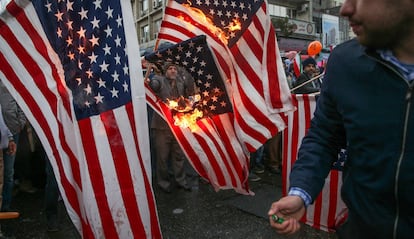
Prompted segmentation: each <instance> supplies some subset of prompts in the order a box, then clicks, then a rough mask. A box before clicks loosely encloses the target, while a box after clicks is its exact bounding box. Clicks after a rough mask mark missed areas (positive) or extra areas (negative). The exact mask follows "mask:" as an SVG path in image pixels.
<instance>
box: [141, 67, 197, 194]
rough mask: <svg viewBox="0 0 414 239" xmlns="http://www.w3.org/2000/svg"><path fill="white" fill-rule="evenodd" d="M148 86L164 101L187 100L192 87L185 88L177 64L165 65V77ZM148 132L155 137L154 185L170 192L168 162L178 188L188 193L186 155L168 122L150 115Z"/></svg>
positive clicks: (155, 77)
mask: <svg viewBox="0 0 414 239" xmlns="http://www.w3.org/2000/svg"><path fill="white" fill-rule="evenodd" d="M148 84H149V86H150V87H151V89H152V90H153V91H154V92H155V93H156V94H157V96H158V97H159V98H160V99H161V100H162V101H164V102H166V101H167V99H168V100H176V99H178V98H180V97H184V98H188V96H189V95H191V94H189V92H191V91H190V90H191V89H194V86H189V85H188V81H184V80H183V79H182V78H181V77H179V74H178V67H177V65H175V64H173V63H171V62H168V63H166V64H165V65H164V75H155V76H154V77H153V78H152V79H151V80H150V82H149V83H148ZM151 131H152V134H153V137H154V138H153V140H154V141H153V149H152V150H153V151H154V152H155V158H156V180H157V185H158V186H159V187H160V189H161V190H163V191H164V192H167V193H171V191H172V182H171V180H170V177H169V173H168V165H169V164H168V162H169V161H170V160H171V164H170V165H171V167H172V171H173V174H174V179H175V182H176V184H177V186H178V188H183V189H184V190H186V191H191V187H190V185H189V184H188V183H187V180H186V174H185V170H184V163H185V160H186V158H185V155H184V153H183V151H182V149H181V148H180V145H179V144H178V141H177V139H176V138H175V136H174V134H173V133H172V131H171V129H170V127H169V126H168V124H167V122H166V121H165V120H164V119H163V118H162V117H161V116H160V115H159V114H154V115H153V116H152V119H151Z"/></svg>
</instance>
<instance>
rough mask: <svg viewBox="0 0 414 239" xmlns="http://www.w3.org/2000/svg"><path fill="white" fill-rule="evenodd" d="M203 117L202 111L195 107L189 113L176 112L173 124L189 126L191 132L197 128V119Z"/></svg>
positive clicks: (182, 126) (183, 126)
mask: <svg viewBox="0 0 414 239" xmlns="http://www.w3.org/2000/svg"><path fill="white" fill-rule="evenodd" d="M202 117H203V112H202V111H200V110H198V109H195V110H193V111H192V112H191V113H183V112H178V113H176V114H175V115H174V125H176V126H179V127H181V128H189V129H190V130H191V132H195V131H196V130H197V129H198V125H197V120H198V119H200V118H202Z"/></svg>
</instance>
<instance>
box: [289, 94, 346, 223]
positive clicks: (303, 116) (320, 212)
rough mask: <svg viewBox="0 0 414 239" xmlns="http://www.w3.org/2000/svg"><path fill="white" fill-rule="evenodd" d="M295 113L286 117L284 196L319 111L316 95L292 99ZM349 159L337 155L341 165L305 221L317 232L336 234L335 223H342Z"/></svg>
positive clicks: (308, 212)
mask: <svg viewBox="0 0 414 239" xmlns="http://www.w3.org/2000/svg"><path fill="white" fill-rule="evenodd" d="M292 102H293V105H294V106H295V107H296V108H297V110H296V111H295V112H289V113H288V114H287V124H288V128H287V129H285V130H284V132H283V162H282V166H283V170H282V182H283V188H282V193H283V195H287V193H288V190H289V172H290V171H291V169H292V166H293V164H294V162H295V161H296V158H297V153H298V149H299V147H300V143H301V142H302V138H303V137H304V136H305V134H306V132H307V130H308V129H309V127H310V122H311V119H312V117H313V112H314V110H315V107H316V96H315V95H312V94H311V95H305V94H304V95H299V94H298V95H295V94H293V95H292ZM345 159H346V153H344V151H342V152H341V153H340V154H339V155H338V161H337V162H336V163H335V164H334V165H332V170H331V172H330V173H329V175H328V177H327V178H326V181H325V186H324V188H323V190H322V192H321V193H320V194H319V196H318V198H316V199H315V200H314V203H313V204H312V205H310V206H309V207H308V208H307V210H306V214H305V216H304V217H303V218H302V221H303V222H304V223H306V224H308V225H310V226H312V227H314V228H317V229H320V230H324V231H333V230H334V228H335V225H336V222H338V221H339V220H343V218H340V217H343V216H344V215H345V214H344V212H346V206H345V204H344V202H343V201H342V199H341V196H340V190H341V186H342V172H341V170H342V167H343V163H344V161H345Z"/></svg>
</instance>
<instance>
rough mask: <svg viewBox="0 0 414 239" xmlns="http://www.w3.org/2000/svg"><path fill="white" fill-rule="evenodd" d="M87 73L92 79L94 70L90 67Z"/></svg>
mask: <svg viewBox="0 0 414 239" xmlns="http://www.w3.org/2000/svg"><path fill="white" fill-rule="evenodd" d="M85 73H86V75H88V79H91V78H92V77H93V71H91V69H88V70H87V71H86V72H85Z"/></svg>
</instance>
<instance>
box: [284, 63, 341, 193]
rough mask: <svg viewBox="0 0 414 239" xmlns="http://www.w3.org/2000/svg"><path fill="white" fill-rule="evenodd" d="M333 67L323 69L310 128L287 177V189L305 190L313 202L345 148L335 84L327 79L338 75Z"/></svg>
mask: <svg viewBox="0 0 414 239" xmlns="http://www.w3.org/2000/svg"><path fill="white" fill-rule="evenodd" d="M335 61H336V60H335V56H333V55H331V58H330V60H329V62H330V63H332V62H335ZM328 64H329V63H328ZM334 67H335V66H331V67H330V66H329V65H328V67H327V69H328V71H327V72H326V75H325V78H324V84H322V90H321V96H320V97H319V98H318V100H317V106H316V110H315V113H314V117H313V119H312V121H311V126H310V128H309V130H308V132H307V135H306V136H305V137H304V138H303V140H302V144H301V146H300V149H299V152H298V158H297V160H296V162H295V164H294V166H293V169H292V172H291V174H290V187H298V188H301V189H303V190H305V191H306V192H307V193H308V194H309V195H310V196H311V197H312V200H315V198H316V197H317V196H318V194H319V192H320V191H321V190H322V187H323V185H324V183H325V178H326V176H327V175H328V173H329V171H330V169H331V167H332V163H333V162H335V161H336V160H337V158H338V153H339V151H340V149H341V148H344V147H345V146H346V136H345V130H344V126H343V121H342V116H341V114H340V113H339V112H338V111H337V107H336V103H335V100H334V97H333V93H334V91H335V90H333V89H335V83H334V82H332V81H333V79H334V78H332V79H331V76H335V80H337V76H338V75H337V74H338V73H335V68H334ZM329 70H332V71H331V72H329Z"/></svg>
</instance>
